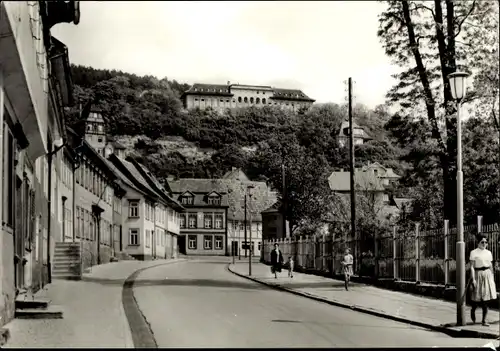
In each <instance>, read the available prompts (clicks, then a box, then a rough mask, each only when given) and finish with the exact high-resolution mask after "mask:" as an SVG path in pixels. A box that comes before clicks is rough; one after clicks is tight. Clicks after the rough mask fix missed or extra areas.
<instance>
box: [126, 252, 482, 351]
mask: <svg viewBox="0 0 500 351" xmlns="http://www.w3.org/2000/svg"><path fill="white" fill-rule="evenodd" d="M228 262H229V261H228V260H227V259H225V258H200V259H194V260H190V261H188V262H183V263H179V264H175V265H166V266H160V267H155V268H151V269H149V270H146V271H144V272H142V273H141V274H140V275H139V276H138V278H137V280H136V283H135V284H134V294H135V298H136V301H137V303H138V305H139V307H140V309H141V311H142V313H143V315H144V316H145V318H146V319H147V321H148V322H149V323H150V325H151V329H152V331H153V333H154V337H155V339H156V342H157V344H158V347H200V348H201V347H221V348H222V347H238V348H240V347H398V346H399V347H405V346H406V347H412V346H417V347H418V346H421V347H422V346H424V347H430V346H483V345H485V344H486V343H488V342H489V341H490V340H484V339H464V338H452V337H449V336H447V335H445V334H442V333H438V332H433V331H428V330H425V329H422V328H418V327H414V326H410V325H407V324H404V323H399V322H395V321H390V320H387V319H383V318H378V317H375V316H370V315H367V314H363V313H360V312H356V311H350V310H347V309H344V308H340V307H334V306H330V305H327V304H324V303H321V302H317V301H314V300H311V299H307V298H304V297H300V296H295V295H292V294H289V293H286V292H280V291H277V290H274V289H271V288H268V287H266V286H264V285H261V284H258V283H254V282H252V281H249V280H247V279H244V278H240V277H237V276H235V275H234V274H232V273H230V272H228V271H227V270H226V265H227V263H228Z"/></svg>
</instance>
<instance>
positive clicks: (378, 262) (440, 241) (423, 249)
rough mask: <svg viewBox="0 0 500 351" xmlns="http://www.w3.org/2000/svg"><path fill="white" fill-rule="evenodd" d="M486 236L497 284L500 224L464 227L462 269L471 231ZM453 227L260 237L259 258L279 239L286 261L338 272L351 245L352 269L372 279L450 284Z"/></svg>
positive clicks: (472, 240)
mask: <svg viewBox="0 0 500 351" xmlns="http://www.w3.org/2000/svg"><path fill="white" fill-rule="evenodd" d="M478 233H481V234H484V235H485V236H486V237H487V238H488V243H489V245H488V249H489V250H490V251H491V252H492V254H493V260H494V262H493V264H494V267H495V270H494V272H495V282H496V283H497V286H498V284H499V283H500V267H499V259H500V250H499V246H500V228H499V224H498V223H496V224H491V225H485V226H483V225H482V223H481V217H480V216H479V217H478V224H477V225H470V226H465V227H464V237H465V239H464V240H465V244H466V259H467V270H468V268H469V264H468V255H469V253H470V251H471V250H473V249H474V248H476V247H477V241H476V235H477V234H478ZM456 238H457V230H456V228H449V226H448V221H445V223H444V226H443V228H439V229H434V230H427V231H421V230H420V225H419V224H418V223H417V224H415V227H414V228H413V229H412V230H410V231H405V232H404V231H402V230H399V229H398V228H397V227H393V228H392V232H391V233H384V234H382V235H378V236H377V237H376V238H371V239H369V240H368V241H371V242H368V243H367V242H366V241H367V240H364V241H363V242H362V241H361V240H359V239H346V240H345V239H343V238H339V237H334V236H333V235H323V236H319V237H317V236H316V237H299V238H297V239H296V240H293V239H291V238H286V239H278V240H265V241H264V242H263V249H262V251H261V259H262V260H263V261H265V262H269V261H270V252H271V250H272V249H273V247H274V243H276V242H277V243H278V244H279V246H280V250H281V251H282V252H283V256H284V257H285V260H286V259H287V258H288V257H289V256H291V257H293V258H294V261H295V265H296V266H300V267H302V268H305V269H312V270H316V271H323V272H329V273H331V274H332V275H333V274H341V273H342V271H341V269H342V266H341V264H340V262H341V261H342V260H343V255H344V250H345V248H346V247H348V248H350V249H351V253H352V254H353V256H354V269H355V274H357V275H360V276H365V277H372V278H377V279H396V280H402V281H413V282H422V283H430V284H439V285H448V286H449V285H454V284H455V275H456V273H455V272H456V270H455V267H456V261H455V258H456Z"/></svg>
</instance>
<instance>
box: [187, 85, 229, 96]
mask: <svg viewBox="0 0 500 351" xmlns="http://www.w3.org/2000/svg"><path fill="white" fill-rule="evenodd" d="M184 95H217V96H233V95H234V94H231V90H230V88H229V85H222V84H201V83H195V84H193V86H192V87H191V88H189V89H188V90H186V91H185V92H184V93H183V94H182V96H184Z"/></svg>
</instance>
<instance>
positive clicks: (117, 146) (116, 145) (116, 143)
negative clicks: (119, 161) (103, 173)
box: [111, 141, 127, 150]
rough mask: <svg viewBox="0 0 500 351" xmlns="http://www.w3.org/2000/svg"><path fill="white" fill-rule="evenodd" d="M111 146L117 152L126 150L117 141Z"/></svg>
mask: <svg viewBox="0 0 500 351" xmlns="http://www.w3.org/2000/svg"><path fill="white" fill-rule="evenodd" d="M111 144H112V145H113V147H114V148H115V149H117V150H125V149H127V148H126V147H125V146H123V145H122V144H120V143H119V142H118V141H113V142H112V143H111Z"/></svg>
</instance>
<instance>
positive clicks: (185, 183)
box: [169, 178, 229, 207]
mask: <svg viewBox="0 0 500 351" xmlns="http://www.w3.org/2000/svg"><path fill="white" fill-rule="evenodd" d="M169 185H170V189H172V194H173V197H174V199H176V200H179V199H180V197H181V195H182V194H184V193H185V192H190V193H192V194H193V195H194V200H193V205H190V206H193V207H205V206H207V205H208V204H207V201H206V196H207V195H208V194H209V193H212V192H216V193H218V194H219V195H221V207H227V206H229V205H228V199H227V185H226V184H225V183H224V182H223V181H221V180H220V179H195V178H181V179H178V180H175V181H170V182H169Z"/></svg>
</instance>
